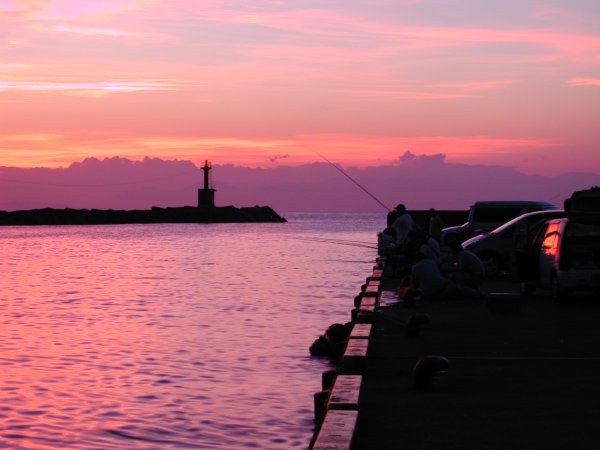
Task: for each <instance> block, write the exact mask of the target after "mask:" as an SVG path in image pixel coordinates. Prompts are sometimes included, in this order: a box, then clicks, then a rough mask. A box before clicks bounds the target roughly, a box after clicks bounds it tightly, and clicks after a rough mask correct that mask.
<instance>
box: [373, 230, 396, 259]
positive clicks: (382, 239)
mask: <svg viewBox="0 0 600 450" xmlns="http://www.w3.org/2000/svg"><path fill="white" fill-rule="evenodd" d="M395 246H396V233H395V231H394V230H393V229H391V228H389V227H388V228H386V229H385V230H383V231H382V232H381V233H379V234H378V235H377V253H379V254H380V255H382V256H383V255H389V254H390V253H391V252H392V250H393V249H394V247H395Z"/></svg>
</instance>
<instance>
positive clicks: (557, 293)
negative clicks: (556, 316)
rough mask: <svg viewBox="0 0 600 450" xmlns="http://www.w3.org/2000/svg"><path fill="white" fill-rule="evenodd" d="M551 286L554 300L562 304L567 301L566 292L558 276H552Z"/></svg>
mask: <svg viewBox="0 0 600 450" xmlns="http://www.w3.org/2000/svg"><path fill="white" fill-rule="evenodd" d="M550 286H551V288H552V298H553V299H554V300H555V301H557V302H562V301H563V300H564V299H565V290H564V289H563V288H562V287H561V286H560V282H559V281H558V277H557V276H556V275H552V279H551V280H550Z"/></svg>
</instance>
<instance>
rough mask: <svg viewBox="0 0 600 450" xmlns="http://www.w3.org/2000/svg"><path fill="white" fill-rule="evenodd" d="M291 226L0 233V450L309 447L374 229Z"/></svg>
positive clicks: (301, 218) (343, 221) (311, 220)
mask: <svg viewBox="0 0 600 450" xmlns="http://www.w3.org/2000/svg"><path fill="white" fill-rule="evenodd" d="M286 217H287V218H288V219H289V220H290V222H289V223H287V224H216V225H197V224H176V225H171V224H164V225H124V226H123V225H121V226H89V227H8V228H0V245H1V249H2V250H1V251H2V258H1V259H0V273H1V278H0V293H1V294H0V295H1V298H0V324H1V325H0V349H1V351H0V364H1V367H0V448H15V449H54V448H69V449H71V448H77V449H124V448H128V449H170V448H206V449H238V448H259V449H292V448H298V449H303V448H306V447H307V444H308V442H309V439H310V436H311V433H312V425H313V422H312V417H313V398H312V395H313V393H314V392H316V391H318V390H319V389H320V381H321V376H320V375H321V372H323V371H325V370H327V369H328V368H329V367H330V366H329V364H328V362H327V361H323V360H320V359H316V358H311V357H310V356H309V354H308V347H309V346H310V344H311V343H312V341H313V340H314V339H315V338H316V337H317V336H318V335H319V334H321V333H322V332H323V331H324V330H325V328H326V327H327V326H328V325H330V324H331V323H333V322H345V321H347V320H349V315H350V309H351V307H352V299H353V298H354V295H355V294H356V293H357V292H358V290H359V288H360V284H361V283H363V282H364V279H365V277H366V276H367V275H368V274H369V271H370V269H371V267H372V266H373V260H374V258H375V250H374V249H371V248H366V247H363V246H360V245H358V244H357V245H340V244H335V243H332V242H337V241H338V240H344V241H359V242H369V243H373V244H374V243H375V233H376V232H377V231H378V230H379V229H380V228H381V227H382V226H383V225H384V222H385V218H384V215H382V214H373V215H369V214H358V215H357V214H345V215H344V214H329V215H327V214H287V215H286ZM322 240H330V241H332V242H324V241H322Z"/></svg>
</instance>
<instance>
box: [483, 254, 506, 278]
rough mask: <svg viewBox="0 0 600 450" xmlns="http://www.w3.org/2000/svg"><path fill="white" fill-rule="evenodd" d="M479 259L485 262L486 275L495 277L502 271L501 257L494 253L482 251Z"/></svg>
mask: <svg viewBox="0 0 600 450" xmlns="http://www.w3.org/2000/svg"><path fill="white" fill-rule="evenodd" d="M479 259H480V260H481V262H482V263H483V268H484V269H485V276H486V277H495V276H496V275H498V274H499V273H500V267H501V263H500V258H499V257H498V255H495V254H494V253H482V254H481V255H479Z"/></svg>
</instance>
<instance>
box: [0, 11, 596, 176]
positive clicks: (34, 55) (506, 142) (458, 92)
mask: <svg viewBox="0 0 600 450" xmlns="http://www.w3.org/2000/svg"><path fill="white" fill-rule="evenodd" d="M440 3H446V2H440V1H433V0H412V1H376V2H365V1H348V2H312V1H311V2H302V3H297V2H286V1H274V0H263V1H256V2H242V1H239V0H231V1H225V2H224V1H213V0H207V1H202V2H192V1H188V0H174V1H169V2H166V1H153V2H146V1H138V0H130V1H124V0H119V1H87V0H86V1H82V0H77V1H75V0H55V1H16V0H15V1H12V0H0V24H1V25H2V33H1V34H0V117H2V121H1V123H0V166H17V167H37V166H42V167H59V166H67V165H69V164H70V163H71V162H75V161H81V160H82V159H84V158H86V157H97V158H102V157H108V156H117V155H118V156H122V157H128V158H132V159H141V158H143V157H145V156H151V157H160V158H171V159H175V158H176V159H190V160H192V161H194V162H196V163H200V162H201V161H203V160H204V159H206V158H209V159H211V160H212V161H213V162H214V163H216V164H225V163H232V164H237V165H247V166H252V167H263V166H265V167H268V166H273V165H278V164H290V165H297V164H302V163H306V162H311V161H315V160H317V159H318V156H316V154H315V151H314V150H316V151H318V152H319V153H322V154H326V155H327V157H328V158H329V159H332V160H335V161H336V162H339V163H341V164H343V165H357V166H361V167H365V166H369V165H379V164H386V163H390V162H393V161H395V160H397V159H398V158H399V157H400V155H402V154H404V152H406V151H410V152H412V153H414V154H417V155H429V154H438V153H443V154H445V155H447V160H448V161H453V162H462V163H467V164H490V165H493V164H500V165H508V166H513V167H516V168H518V169H519V170H522V171H524V172H526V173H544V174H558V173H562V172H565V171H583V170H585V171H593V172H600V151H598V149H597V143H598V141H599V138H600V131H598V130H599V128H598V126H597V123H596V122H597V119H596V118H597V117H599V116H600V30H599V29H598V26H597V24H598V23H599V21H600V3H598V2H589V1H585V0H574V1H566V0H564V1H562V0H561V1H553V2H551V6H548V5H545V3H546V2H537V1H531V0H526V1H523V2H497V1H492V0H483V1H480V2H476V5H475V4H473V3H474V2H466V1H464V2H453V3H452V7H450V6H449V5H445V6H444V5H440ZM542 3H544V4H542Z"/></svg>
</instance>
